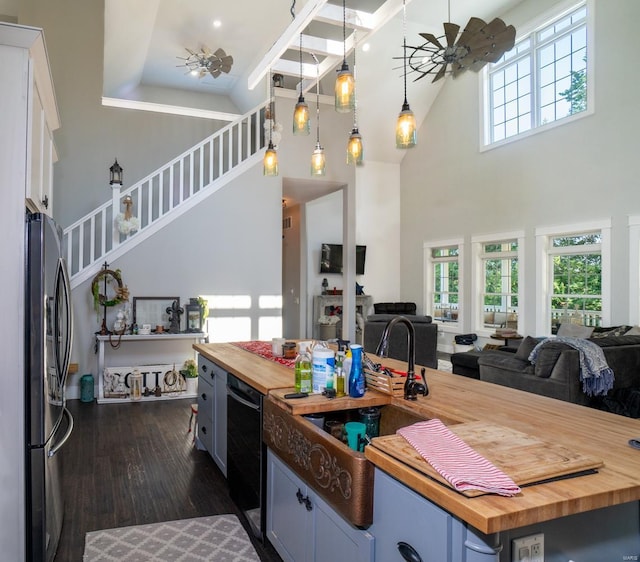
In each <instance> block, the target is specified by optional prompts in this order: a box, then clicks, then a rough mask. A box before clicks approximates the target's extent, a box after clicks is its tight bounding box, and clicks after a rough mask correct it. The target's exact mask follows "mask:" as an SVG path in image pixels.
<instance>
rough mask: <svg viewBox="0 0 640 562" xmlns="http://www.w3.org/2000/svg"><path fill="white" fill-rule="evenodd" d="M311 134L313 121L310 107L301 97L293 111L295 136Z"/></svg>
mask: <svg viewBox="0 0 640 562" xmlns="http://www.w3.org/2000/svg"><path fill="white" fill-rule="evenodd" d="M310 132H311V119H310V116H309V106H308V105H307V103H306V102H305V101H304V97H303V96H302V95H300V97H299V98H298V103H297V104H296V107H295V109H294V110H293V134H294V135H308V134H309V133H310Z"/></svg>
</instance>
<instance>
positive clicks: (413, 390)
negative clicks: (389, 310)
mask: <svg viewBox="0 0 640 562" xmlns="http://www.w3.org/2000/svg"><path fill="white" fill-rule="evenodd" d="M398 322H401V323H402V324H404V325H405V326H406V327H407V332H408V334H407V380H406V381H405V383H404V399H405V400H416V399H417V396H418V394H422V395H423V396H426V395H427V394H429V387H428V386H427V378H426V377H425V375H424V371H423V375H422V378H423V379H424V384H423V383H421V382H418V381H417V380H416V374H415V363H416V331H415V329H414V328H413V324H412V323H411V321H410V320H409V319H408V318H406V317H404V316H394V317H393V318H392V319H391V320H389V322H387V325H386V326H385V327H384V331H383V332H382V337H381V338H380V343H379V344H378V348H377V349H376V355H377V356H378V357H387V352H388V348H389V334H390V333H391V328H393V327H394V326H395V325H396V324H397V323H398Z"/></svg>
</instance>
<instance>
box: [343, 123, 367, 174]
mask: <svg viewBox="0 0 640 562" xmlns="http://www.w3.org/2000/svg"><path fill="white" fill-rule="evenodd" d="M363 158H364V151H363V149H362V136H361V135H360V131H358V127H354V128H353V129H352V130H351V134H350V135H349V142H348V143H347V164H356V165H361V164H362V161H363Z"/></svg>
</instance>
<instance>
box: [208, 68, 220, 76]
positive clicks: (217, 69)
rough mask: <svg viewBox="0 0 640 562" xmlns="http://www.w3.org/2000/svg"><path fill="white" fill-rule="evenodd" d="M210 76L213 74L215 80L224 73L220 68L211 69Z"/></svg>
mask: <svg viewBox="0 0 640 562" xmlns="http://www.w3.org/2000/svg"><path fill="white" fill-rule="evenodd" d="M209 74H211V76H213V77H214V78H217V77H218V76H220V74H222V71H221V70H220V69H219V68H210V69H209Z"/></svg>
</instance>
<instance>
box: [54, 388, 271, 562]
mask: <svg viewBox="0 0 640 562" xmlns="http://www.w3.org/2000/svg"><path fill="white" fill-rule="evenodd" d="M68 407H69V410H71V413H72V414H73V417H74V420H75V427H74V431H73V434H72V435H71V437H70V439H69V442H68V443H67V445H66V446H65V448H64V449H63V450H62V451H61V453H62V454H63V455H64V456H63V467H64V478H63V495H64V500H65V518H64V526H63V529H62V536H61V538H60V544H59V546H58V551H57V555H56V558H55V562H76V561H81V560H82V555H83V552H84V538H85V533H86V532H88V531H95V530H98V529H111V528H115V527H126V526H129V525H141V524H146V523H156V522H160V521H172V520H175V519H189V518H192V517H204V516H207V515H217V514H222V513H233V514H236V515H238V516H239V517H240V520H241V521H243V520H242V517H241V516H240V514H239V511H238V509H237V508H236V506H235V504H234V503H233V502H232V501H231V499H230V498H229V494H228V488H227V483H226V480H225V478H224V476H223V475H222V473H221V472H220V471H219V470H218V467H217V466H216V465H215V463H214V462H213V460H212V459H211V457H210V456H209V454H208V453H206V452H205V451H198V450H196V448H195V446H194V445H193V442H192V434H189V433H187V430H188V425H189V414H190V401H189V400H167V401H157V402H153V403H146V404H144V403H127V404H104V405H98V404H96V403H95V402H94V403H83V402H80V401H79V400H71V401H69V403H68ZM243 524H245V522H244V521H243ZM245 526H246V524H245ZM249 535H250V536H251V533H250V532H249ZM252 540H253V537H252ZM254 546H255V547H256V551H257V552H258V555H259V556H260V558H261V560H265V561H268V562H278V561H280V560H281V559H280V557H279V556H278V555H277V553H276V552H275V550H274V549H273V547H272V546H271V545H270V544H269V543H268V542H267V543H266V544H265V545H263V544H261V543H259V542H258V541H255V540H254Z"/></svg>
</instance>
